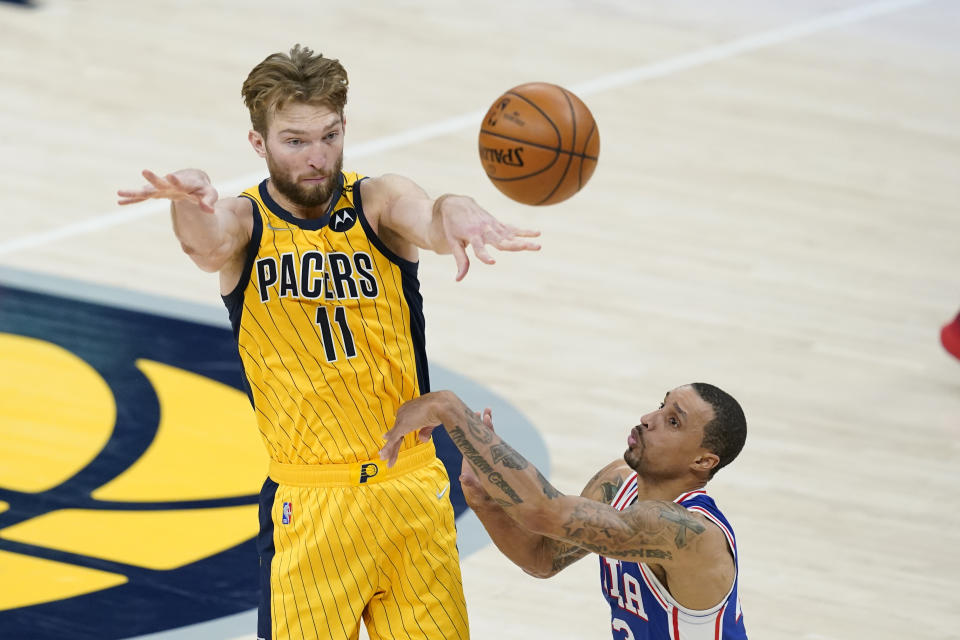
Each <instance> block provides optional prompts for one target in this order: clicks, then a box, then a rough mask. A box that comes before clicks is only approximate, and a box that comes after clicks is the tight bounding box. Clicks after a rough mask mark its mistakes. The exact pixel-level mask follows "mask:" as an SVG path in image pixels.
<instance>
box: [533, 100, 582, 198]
mask: <svg viewBox="0 0 960 640" xmlns="http://www.w3.org/2000/svg"><path fill="white" fill-rule="evenodd" d="M560 93H561V94H562V95H563V99H564V100H566V101H567V107H569V108H570V125H571V127H570V128H571V129H572V130H573V139H572V140H570V149H571V150H572V149H576V148H577V112H576V110H575V109H574V108H573V101H572V100H570V96H569V95H567V90H566V89H564V88H562V87H561V88H560ZM560 143H561V144H562V143H563V140H562V139H561V140H560ZM584 150H586V147H584ZM572 162H573V153H572V152H571V153H570V155H569V156H567V166H565V167H564V168H563V173H561V174H560V178H559V179H558V180H557V183H556V184H555V185H553V189H551V190H550V193H548V194H547V196H546V197H545V198H544V199H543V200H541V201H540V202H538V203H537V204H538V205H540V204H544V203H545V202H547V201H548V200H550V198H552V197H553V194H555V193H556V192H557V189H559V188H560V185H562V184H563V181H564V180H565V179H566V177H567V173H568V172H569V171H570V164H571V163H572ZM580 166H581V167H582V166H583V160H582V159H581V160H580ZM579 180H580V177H579V176H577V181H578V184H577V191H579V190H580V184H579Z"/></svg>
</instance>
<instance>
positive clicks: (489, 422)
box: [483, 407, 496, 432]
mask: <svg viewBox="0 0 960 640" xmlns="http://www.w3.org/2000/svg"><path fill="white" fill-rule="evenodd" d="M483 424H484V425H485V426H486V427H487V428H488V429H490V431H494V432H496V429H494V428H493V410H491V409H490V408H489V407H487V408H486V409H484V410H483Z"/></svg>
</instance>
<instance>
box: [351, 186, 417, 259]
mask: <svg viewBox="0 0 960 640" xmlns="http://www.w3.org/2000/svg"><path fill="white" fill-rule="evenodd" d="M367 179H368V178H367V177H363V178H360V179H359V180H357V181H356V182H354V183H353V207H354V208H355V209H356V210H357V215H358V216H359V217H360V224H361V226H363V232H364V233H365V234H366V235H367V239H368V240H369V241H370V244H372V245H373V246H375V247H376V248H377V250H378V251H379V252H380V253H382V254H383V255H384V256H385V257H386V258H387V260H389V261H390V262H392V263H393V264H395V265H397V266H398V267H400V269H401V270H402V271H403V272H405V273H407V274H408V275H411V276H414V277H416V275H417V266H418V265H419V263H418V262H412V261H410V260H407V259H405V258H401V257H400V256H398V255H397V254H395V253H394V252H393V251H391V250H390V249H389V248H388V247H387V245H386V244H384V242H383V240H381V239H380V237H379V236H378V235H377V234H376V232H375V231H374V230H373V227H372V226H370V221H369V220H367V215H366V214H365V213H364V211H363V200H362V199H361V197H360V184H361V183H362V182H363V181H364V180H367Z"/></svg>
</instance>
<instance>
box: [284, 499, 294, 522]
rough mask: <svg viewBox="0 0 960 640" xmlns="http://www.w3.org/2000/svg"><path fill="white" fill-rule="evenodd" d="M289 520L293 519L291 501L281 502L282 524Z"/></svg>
mask: <svg viewBox="0 0 960 640" xmlns="http://www.w3.org/2000/svg"><path fill="white" fill-rule="evenodd" d="M291 520H293V503H292V502H284V503H283V524H290V521H291Z"/></svg>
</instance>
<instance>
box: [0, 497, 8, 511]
mask: <svg viewBox="0 0 960 640" xmlns="http://www.w3.org/2000/svg"><path fill="white" fill-rule="evenodd" d="M9 508H10V505H8V504H7V503H6V502H4V501H3V500H0V513H3V512H4V511H6V510H7V509H9Z"/></svg>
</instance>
